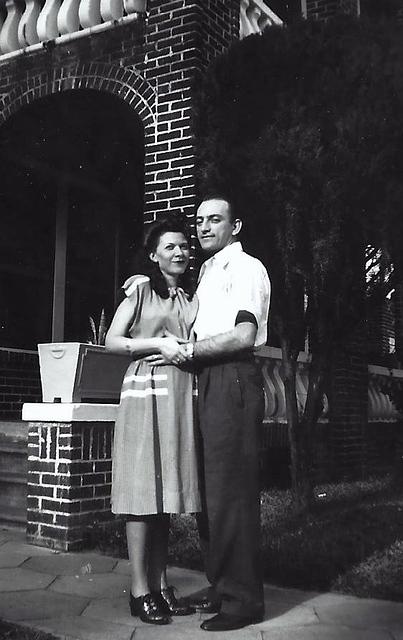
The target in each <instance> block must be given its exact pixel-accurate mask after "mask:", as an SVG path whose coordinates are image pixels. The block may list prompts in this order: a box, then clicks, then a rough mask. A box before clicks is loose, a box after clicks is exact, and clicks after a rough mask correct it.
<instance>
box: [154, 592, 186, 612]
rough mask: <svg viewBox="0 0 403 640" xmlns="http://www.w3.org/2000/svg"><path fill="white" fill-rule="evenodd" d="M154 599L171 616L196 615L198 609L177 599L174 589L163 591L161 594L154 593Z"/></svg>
mask: <svg viewBox="0 0 403 640" xmlns="http://www.w3.org/2000/svg"><path fill="white" fill-rule="evenodd" d="M153 596H154V598H155V599H156V600H157V601H158V604H159V605H160V607H161V609H162V610H163V611H164V612H165V613H166V614H168V615H171V616H190V615H192V613H196V609H195V608H194V607H192V606H191V605H190V604H188V603H187V602H185V601H184V600H182V598H179V599H178V598H177V597H176V595H175V589H174V587H167V588H166V589H161V591H160V592H159V593H153Z"/></svg>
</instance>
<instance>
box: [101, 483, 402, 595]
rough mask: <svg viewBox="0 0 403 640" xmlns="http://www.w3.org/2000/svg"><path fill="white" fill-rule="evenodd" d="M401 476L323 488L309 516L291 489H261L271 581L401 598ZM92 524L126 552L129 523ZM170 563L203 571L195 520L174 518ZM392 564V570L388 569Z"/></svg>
mask: <svg viewBox="0 0 403 640" xmlns="http://www.w3.org/2000/svg"><path fill="white" fill-rule="evenodd" d="M402 488H403V487H402V484H401V483H399V481H398V479H397V478H393V479H392V478H390V477H386V478H374V479H370V480H367V481H358V482H344V483H339V484H327V485H321V486H318V487H316V488H315V503H314V506H313V509H312V510H311V512H310V513H309V514H299V515H297V514H296V513H295V510H294V508H293V499H292V494H291V492H290V491H289V490H278V489H272V490H267V491H264V492H263V493H262V498H261V502H262V534H263V535H262V538H263V549H262V563H263V567H264V575H265V580H266V581H267V582H269V583H273V584H277V585H279V586H284V587H295V588H303V589H314V590H336V591H341V592H343V593H351V594H353V595H365V596H366V597H374V598H390V599H393V600H401V601H403V583H402V581H401V577H400V578H399V573H398V569H399V568H400V571H401V569H402V566H401V562H402V541H403V539H402V531H403V497H402ZM117 525H118V526H117V529H116V528H115V532H114V531H113V529H112V528H108V529H104V528H100V527H94V528H93V530H92V542H93V543H94V544H96V545H97V548H98V549H99V550H101V551H102V552H104V553H109V554H112V555H117V556H119V557H127V549H126V545H125V533H124V522H123V521H118V522H117ZM169 562H170V564H173V565H177V566H185V567H187V568H190V569H199V570H203V560H202V556H201V552H200V547H199V537H198V533H197V526H196V521H195V518H194V517H193V516H190V515H185V516H172V518H171V534H170V546H169ZM388 569H390V573H389V572H388Z"/></svg>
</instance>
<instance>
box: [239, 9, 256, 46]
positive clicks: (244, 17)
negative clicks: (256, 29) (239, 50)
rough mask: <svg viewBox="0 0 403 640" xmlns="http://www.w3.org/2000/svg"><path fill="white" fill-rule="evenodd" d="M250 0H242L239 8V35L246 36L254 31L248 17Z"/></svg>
mask: <svg viewBox="0 0 403 640" xmlns="http://www.w3.org/2000/svg"><path fill="white" fill-rule="evenodd" d="M249 4H250V2H249V0H241V4H240V10H239V37H240V38H241V39H242V38H246V37H247V36H250V35H251V33H253V31H252V29H251V24H250V22H249V18H248V9H249Z"/></svg>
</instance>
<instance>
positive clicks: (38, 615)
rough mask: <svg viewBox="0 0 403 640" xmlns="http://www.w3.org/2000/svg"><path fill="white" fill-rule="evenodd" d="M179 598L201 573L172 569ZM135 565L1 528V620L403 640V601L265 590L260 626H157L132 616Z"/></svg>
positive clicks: (57, 627)
mask: <svg viewBox="0 0 403 640" xmlns="http://www.w3.org/2000/svg"><path fill="white" fill-rule="evenodd" d="M169 577H170V582H171V583H172V584H173V585H175V586H176V587H177V588H178V590H179V592H180V594H181V595H184V594H189V593H192V592H195V591H198V590H199V589H202V588H204V587H205V586H206V581H205V578H204V576H203V575H202V574H201V573H199V572H197V571H189V570H186V569H178V568H174V567H172V568H171V569H170V571H169ZM128 590H129V564H128V562H127V561H126V560H117V559H116V558H110V557H106V556H102V555H99V554H96V553H85V552H84V553H69V554H66V553H58V552H54V551H51V550H48V549H43V548H41V547H34V546H31V545H28V544H26V543H25V535H24V533H23V532H17V531H8V530H0V618H3V619H5V620H9V621H13V622H18V623H19V624H24V625H28V626H29V627H32V628H34V629H40V630H42V631H47V632H49V633H53V634H54V635H55V636H57V637H59V638H63V639H65V640H67V639H68V640H78V639H79V640H185V639H186V640H198V639H202V638H203V639H204V640H206V638H208V637H209V636H211V635H213V636H214V637H217V638H219V639H220V640H228V639H231V640H237V639H238V638H239V639H242V640H257V639H259V640H403V603H392V602H386V601H384V600H361V599H358V598H353V597H349V596H342V595H336V594H333V593H324V594H318V593H313V592H304V591H297V590H295V589H279V588H277V587H272V586H269V585H267V586H266V588H265V592H266V597H265V600H266V615H265V620H264V622H262V623H261V624H258V625H254V626H252V627H249V628H247V629H241V630H239V631H230V632H223V633H218V634H208V633H207V632H205V631H202V630H201V629H200V622H201V620H202V619H203V618H204V617H209V616H201V615H199V614H195V615H193V616H187V617H184V618H174V619H173V622H172V624H170V625H168V626H166V627H158V626H154V625H147V624H144V623H142V622H141V621H140V620H139V619H138V618H132V617H131V616H130V612H129V608H128Z"/></svg>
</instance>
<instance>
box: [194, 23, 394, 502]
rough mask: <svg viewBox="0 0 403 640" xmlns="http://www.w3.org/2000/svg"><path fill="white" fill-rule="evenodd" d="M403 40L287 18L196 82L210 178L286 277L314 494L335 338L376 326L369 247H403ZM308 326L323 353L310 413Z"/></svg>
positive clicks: (381, 30) (288, 327)
mask: <svg viewBox="0 0 403 640" xmlns="http://www.w3.org/2000/svg"><path fill="white" fill-rule="evenodd" d="M401 41H402V38H401V28H399V26H395V25H391V24H390V23H387V22H385V23H382V24H381V25H380V24H378V23H371V22H368V21H363V20H361V21H359V20H357V19H353V18H347V17H339V18H337V19H335V20H333V21H329V22H328V23H321V22H309V21H307V22H299V23H295V24H292V25H290V26H289V27H287V28H274V27H273V28H270V29H267V30H266V31H265V33H264V34H263V36H262V37H259V36H251V37H249V38H246V39H245V40H243V41H242V42H240V43H236V44H235V45H234V46H233V47H232V48H231V49H230V50H229V51H228V53H226V54H224V55H223V56H221V57H219V58H218V59H217V60H216V61H215V62H214V63H213V64H212V66H211V67H210V69H209V71H208V73H207V76H206V79H205V81H204V83H202V84H201V85H200V86H199V88H198V91H197V93H196V112H195V118H194V130H195V136H196V143H197V160H198V181H199V186H200V190H201V191H202V192H203V193H206V192H207V193H209V192H210V193H211V192H213V193H217V192H223V193H224V194H229V196H230V197H231V199H232V201H233V202H234V207H235V211H236V212H239V213H240V215H241V217H242V218H243V219H244V221H245V226H246V233H245V244H248V241H249V242H250V244H252V245H253V253H255V254H257V255H258V256H259V257H261V258H262V259H263V261H264V262H265V263H266V264H267V266H268V268H269V273H270V275H271V278H272V281H273V306H272V327H273V326H274V329H275V331H276V332H277V334H278V335H279V340H280V344H281V347H282V352H283V364H284V371H283V373H284V382H285V390H286V400H287V421H288V425H289V435H290V445H291V458H292V469H293V487H294V494H295V496H296V498H297V501H298V500H299V501H300V504H301V506H302V507H306V505H307V502H308V500H309V495H311V493H310V492H311V487H312V478H311V472H312V470H311V467H310V464H311V463H310V460H311V459H312V456H311V448H312V447H311V443H312V441H313V440H314V430H315V425H316V421H317V418H318V415H319V413H320V409H321V400H322V393H323V386H324V384H325V376H326V372H327V371H328V369H329V366H330V362H331V356H332V350H333V349H334V347H335V346H336V345H337V344H338V343H339V344H340V343H343V342H346V341H347V342H348V341H349V340H352V339H353V338H354V337H356V336H361V337H362V336H363V335H364V331H365V326H364V324H363V323H364V320H363V318H364V299H365V298H364V292H363V288H364V266H365V265H364V261H365V257H364V256H365V247H366V246H367V245H368V244H370V243H372V244H373V245H374V246H378V247H381V248H382V247H387V248H388V254H390V255H392V257H393V259H394V260H397V261H399V260H400V255H401V250H400V247H401V244H402V237H403V234H402V215H401V213H402V212H401V207H402V202H403V197H402V196H403V192H402V190H403V186H402V183H401V173H402V169H403V165H402V163H403V155H402V153H401V147H402V139H403V138H402V135H403V109H402V101H403V92H402V89H403V81H402V78H403V46H402V44H401ZM256 230H258V232H257V233H256ZM304 294H305V298H304ZM304 300H305V304H304ZM305 333H308V335H309V346H310V351H311V353H312V365H311V370H310V382H309V389H308V397H307V402H306V406H305V412H304V414H303V415H302V416H298V411H297V403H296V395H295V370H296V358H297V355H298V351H299V349H300V348H301V346H302V342H303V336H304V334H305Z"/></svg>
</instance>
